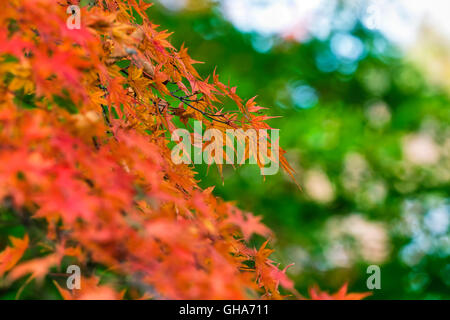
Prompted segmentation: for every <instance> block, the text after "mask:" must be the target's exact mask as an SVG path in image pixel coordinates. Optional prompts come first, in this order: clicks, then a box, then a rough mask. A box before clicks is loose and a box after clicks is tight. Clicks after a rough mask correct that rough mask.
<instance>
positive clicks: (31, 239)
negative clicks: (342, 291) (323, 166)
mask: <svg viewBox="0 0 450 320" xmlns="http://www.w3.org/2000/svg"><path fill="white" fill-rule="evenodd" d="M70 4H78V2H77V1H67V2H65V1H54V0H11V1H6V2H2V9H1V10H0V23H1V28H0V54H1V56H0V76H1V80H0V199H1V207H2V212H3V214H2V216H4V217H5V218H4V219H5V220H7V222H8V223H12V224H18V225H22V226H24V228H25V236H23V237H21V238H17V237H10V245H8V246H7V247H6V248H5V249H3V248H2V250H3V251H2V252H1V253H0V278H2V279H3V281H4V283H6V284H7V285H8V284H12V283H14V282H16V281H18V280H19V279H22V278H24V279H27V281H26V283H25V284H24V285H29V283H30V282H32V281H33V283H39V282H42V280H43V279H45V278H46V277H49V274H50V273H51V272H52V270H53V271H54V270H59V272H61V271H62V272H64V271H65V269H64V266H67V265H68V264H76V265H79V266H80V267H81V270H82V275H83V278H82V289H81V290H74V291H69V290H67V289H66V288H65V287H64V281H59V283H58V281H55V285H56V286H57V288H58V289H59V291H60V294H61V296H62V297H63V298H66V299H96V298H97V299H120V298H155V299H243V298H269V299H279V298H282V297H283V296H284V295H290V296H292V297H295V296H298V295H297V293H296V292H295V290H294V287H293V283H292V282H291V281H290V280H289V279H288V278H287V276H286V275H285V271H286V268H281V267H279V265H278V264H276V263H275V262H274V261H272V260H271V259H270V255H271V253H272V250H271V249H269V248H268V247H267V246H268V242H267V241H266V242H265V243H264V244H263V245H262V246H261V247H260V248H251V247H249V245H248V240H249V239H250V238H251V237H252V236H253V235H254V234H258V235H259V236H262V237H266V238H267V237H269V238H270V236H271V232H270V230H269V229H268V228H267V227H266V226H264V225H263V224H262V223H261V222H260V218H257V217H255V216H253V215H252V214H250V213H247V212H242V211H241V210H239V209H238V208H236V207H235V206H234V205H233V204H231V203H227V202H224V201H223V200H221V199H219V198H217V197H215V196H214V195H212V189H207V190H202V189H201V188H199V186H198V185H197V181H196V180H195V178H194V175H195V172H194V171H193V168H192V167H191V166H188V165H185V164H181V165H175V164H173V162H172V161H171V158H170V148H169V146H168V145H169V142H170V133H171V132H172V131H173V130H174V129H176V128H178V127H180V126H183V127H186V128H189V121H192V120H201V121H202V122H203V125H204V126H205V128H217V129H219V130H225V129H227V128H242V129H248V128H255V129H259V128H269V126H268V125H267V124H266V123H265V120H267V119H268V117H267V116H265V115H262V114H260V112H261V111H260V109H261V108H260V107H258V106H257V105H256V103H255V102H254V99H250V100H249V101H244V100H243V99H241V98H240V97H239V96H238V95H237V93H236V88H235V87H230V86H229V85H225V84H223V83H221V82H220V81H219V76H218V75H217V74H215V73H214V74H213V75H212V76H211V77H209V78H206V79H203V78H201V77H200V76H199V74H198V73H197V72H196V70H195V69H194V67H193V66H192V65H193V64H194V63H196V61H194V60H193V59H191V58H190V57H189V55H188V53H187V49H186V48H184V47H182V48H181V49H179V50H176V49H175V48H174V47H172V45H171V44H170V43H169V42H168V37H169V35H170V33H168V32H166V31H160V28H158V26H156V25H154V24H152V23H151V22H150V21H149V20H148V18H147V14H146V12H145V11H146V10H147V9H148V8H149V7H150V4H146V3H143V1H140V3H138V2H137V1H136V0H133V1H120V0H104V1H99V3H98V4H96V5H92V6H87V7H83V8H82V9H81V17H82V19H81V22H82V23H81V28H80V29H74V30H70V29H68V28H67V26H66V20H67V18H68V15H67V13H66V9H67V7H68V5H70ZM174 101H175V102H174ZM225 106H226V107H227V108H226V110H227V111H225V109H224V108H225ZM283 153H284V152H283V151H282V150H280V155H281V156H280V164H281V166H282V167H283V168H284V169H285V170H286V171H287V172H288V173H291V168H290V167H289V165H288V164H287V162H286V161H285V159H284V158H283V156H282V154H283ZM218 167H219V170H221V168H220V166H218ZM0 223H5V221H3V220H2V222H0ZM97 266H102V267H104V268H106V269H107V270H108V271H110V272H111V273H113V274H115V275H117V277H118V278H120V279H122V280H121V281H115V282H108V281H103V279H101V278H99V277H98V275H96V274H95V269H96V267H97ZM281 287H283V288H284V289H285V291H284V293H283V294H282V293H280V289H281Z"/></svg>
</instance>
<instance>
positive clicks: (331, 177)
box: [148, 5, 450, 299]
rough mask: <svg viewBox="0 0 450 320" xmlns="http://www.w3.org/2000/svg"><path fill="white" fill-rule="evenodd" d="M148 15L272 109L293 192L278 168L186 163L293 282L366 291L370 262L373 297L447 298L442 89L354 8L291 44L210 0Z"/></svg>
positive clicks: (449, 141)
mask: <svg viewBox="0 0 450 320" xmlns="http://www.w3.org/2000/svg"><path fill="white" fill-rule="evenodd" d="M345 10H349V8H347V7H346V6H345V5H343V6H340V7H338V8H337V10H336V11H335V12H334V15H335V16H336V17H338V15H340V14H342V12H345ZM148 14H149V15H150V16H151V18H152V20H154V21H155V22H156V23H158V24H161V25H164V26H166V27H167V28H168V29H170V30H174V31H175V33H174V34H173V35H172V36H171V41H172V42H173V43H174V44H175V46H180V45H181V44H182V43H183V42H184V43H186V44H189V48H190V51H189V52H190V54H191V56H192V57H193V58H194V59H196V60H200V61H208V64H207V65H206V64H205V65H198V70H199V71H200V73H201V74H204V75H206V74H209V73H211V71H212V70H211V67H210V66H211V65H217V66H220V68H219V69H218V72H219V73H220V74H221V77H222V79H223V80H224V81H226V80H227V79H233V81H236V83H239V87H238V92H239V93H240V95H241V96H243V97H244V98H251V96H250V95H251V94H253V93H255V92H256V93H257V94H258V98H257V99H258V102H259V104H260V105H262V106H270V110H268V113H270V114H272V115H277V116H282V117H281V118H276V119H272V120H271V121H272V124H273V127H276V128H280V129H281V130H280V134H281V141H280V142H281V145H282V147H283V148H285V149H287V150H288V157H289V160H290V162H291V164H292V165H293V166H294V168H295V169H296V171H297V179H298V180H299V183H300V185H301V186H302V189H303V190H302V191H299V190H298V189H297V188H296V186H295V185H294V184H293V183H292V181H291V180H290V179H289V178H288V177H286V176H285V175H283V174H282V173H279V174H278V175H276V176H270V177H266V179H265V182H264V183H261V179H262V178H261V176H260V175H259V170H258V168H257V167H255V166H251V165H244V166H242V167H240V168H238V169H237V172H236V173H235V172H234V169H233V168H231V167H230V168H224V177H225V179H224V184H223V185H222V182H221V178H220V176H219V174H218V173H217V171H216V170H214V168H209V170H208V169H207V167H205V166H198V168H197V169H198V171H199V176H201V177H202V186H203V187H208V186H211V185H220V187H216V189H215V191H214V192H215V193H216V194H217V195H219V196H221V197H224V198H225V199H227V200H228V199H238V205H239V206H240V207H242V208H245V209H247V210H249V211H253V212H258V213H261V214H264V221H265V223H267V224H268V225H269V226H270V227H271V228H273V229H274V230H275V231H276V233H277V235H278V238H277V244H276V245H277V247H278V248H279V249H281V250H280V253H278V257H277V258H278V260H279V261H282V262H283V263H289V262H294V263H295V266H294V267H292V268H291V269H290V275H291V277H292V278H293V279H295V280H296V283H297V284H298V285H297V287H298V289H299V291H300V292H305V291H306V289H307V287H309V286H310V285H312V284H313V283H318V284H319V285H320V286H321V287H323V288H329V289H330V290H331V289H336V288H338V287H339V286H340V285H342V283H340V281H342V279H349V281H350V282H351V285H352V288H355V290H362V291H364V290H367V287H366V279H367V278H368V276H369V274H367V273H366V270H367V267H368V266H369V265H379V266H380V267H381V279H382V280H381V281H382V287H381V290H375V291H374V295H373V297H372V298H374V299H391V298H400V299H405V298H416V299H423V298H438V299H439V298H441V299H448V298H450V294H449V292H450V291H449V287H450V263H449V260H450V259H449V256H450V235H449V232H450V204H449V190H450V188H449V180H450V179H449V178H450V152H449V150H450V126H449V123H450V108H449V105H450V98H449V95H448V92H446V91H445V90H443V89H441V88H439V87H437V86H435V85H431V84H430V82H429V81H428V80H427V79H426V77H425V76H424V75H423V72H422V71H421V70H420V69H419V68H418V67H416V66H415V65H413V64H412V63H411V62H409V61H408V60H407V59H406V58H405V56H404V54H403V53H402V51H401V50H399V49H398V48H396V47H395V46H394V45H393V44H392V43H390V42H389V41H388V40H387V39H386V38H385V37H384V36H383V35H382V34H380V33H379V32H376V31H372V30H369V29H367V28H365V27H364V25H363V24H362V23H361V22H360V21H359V20H358V19H356V20H355V22H354V23H353V24H350V26H349V24H346V25H345V26H342V25H339V24H338V23H336V25H334V26H333V28H332V30H331V32H330V34H329V35H328V36H327V37H326V38H322V39H319V38H315V37H311V38H310V39H309V40H307V41H304V42H303V43H297V42H293V41H290V40H287V39H280V38H277V37H263V36H261V35H259V34H256V33H247V34H244V33H241V32H239V31H238V30H236V29H235V28H234V27H233V26H232V25H231V24H230V23H229V22H227V21H226V20H225V19H224V18H223V17H222V16H221V14H220V12H219V11H218V10H217V9H216V8H214V7H212V8H209V9H204V10H201V11H177V12H171V11H168V10H167V9H165V8H164V7H162V6H160V5H156V6H154V7H153V8H151V9H149V10H148ZM338 20H339V19H337V18H336V19H331V21H338ZM345 42H347V43H350V44H351V50H348V49H346V48H345V47H342V46H341V45H340V44H342V43H345ZM231 173H232V174H231Z"/></svg>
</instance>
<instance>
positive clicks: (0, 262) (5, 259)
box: [0, 235, 29, 277]
mask: <svg viewBox="0 0 450 320" xmlns="http://www.w3.org/2000/svg"><path fill="white" fill-rule="evenodd" d="M9 240H10V241H11V244H12V246H11V247H7V248H6V249H5V250H3V251H2V252H0V277H2V276H3V275H4V274H5V272H6V271H8V270H10V269H11V268H12V267H14V266H15V265H16V264H17V262H19V260H20V259H21V258H22V256H23V254H24V253H25V250H26V249H27V248H28V243H29V238H28V235H25V236H24V238H23V239H20V238H15V237H9Z"/></svg>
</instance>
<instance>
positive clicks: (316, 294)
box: [309, 283, 372, 300]
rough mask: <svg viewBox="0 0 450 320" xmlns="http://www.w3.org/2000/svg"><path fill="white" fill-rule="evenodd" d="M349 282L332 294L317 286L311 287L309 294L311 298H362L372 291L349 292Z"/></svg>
mask: <svg viewBox="0 0 450 320" xmlns="http://www.w3.org/2000/svg"><path fill="white" fill-rule="evenodd" d="M347 287H348V284H347V283H345V284H344V285H343V286H342V287H341V288H340V289H339V290H338V291H337V292H336V293H334V294H330V293H328V292H325V291H321V290H320V289H319V288H317V287H312V288H310V289H309V295H310V297H311V300H362V299H364V298H366V297H368V296H370V295H371V294H372V293H371V292H363V293H348V292H347V289H348V288H347Z"/></svg>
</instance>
